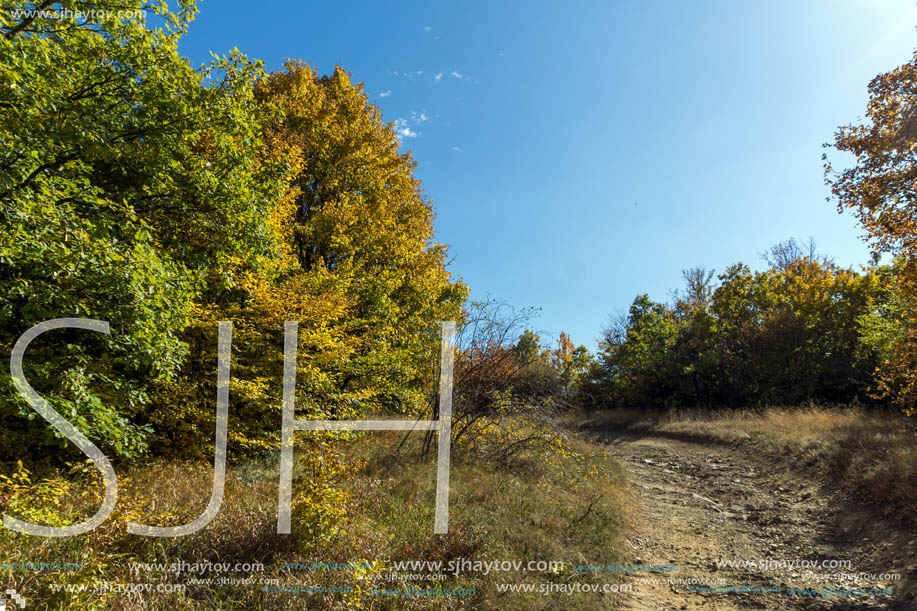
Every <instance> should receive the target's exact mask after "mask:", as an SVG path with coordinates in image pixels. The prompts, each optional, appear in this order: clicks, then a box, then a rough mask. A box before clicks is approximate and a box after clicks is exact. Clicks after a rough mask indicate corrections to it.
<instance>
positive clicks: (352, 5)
mask: <svg viewBox="0 0 917 611" xmlns="http://www.w3.org/2000/svg"><path fill="white" fill-rule="evenodd" d="M200 8H201V12H200V14H199V16H198V18H197V20H196V21H195V23H193V24H192V27H191V32H190V34H189V35H188V36H187V38H186V39H185V40H184V42H183V46H182V50H183V52H184V53H185V54H186V55H188V56H189V57H190V58H191V59H192V60H193V61H194V62H196V63H197V62H203V61H206V60H207V58H208V54H209V51H211V50H212V51H214V52H217V53H225V52H227V51H229V50H230V49H232V48H233V47H238V48H239V49H240V50H241V51H243V52H244V53H246V54H248V55H249V56H251V57H256V58H259V59H262V60H264V61H265V63H266V65H267V68H268V69H276V68H279V67H280V66H281V64H282V62H283V60H284V59H285V58H295V59H302V60H303V61H305V62H307V63H309V64H311V65H313V66H315V67H316V68H318V69H319V70H320V71H321V72H329V71H331V70H332V69H333V68H334V66H335V64H340V65H342V66H343V67H345V68H346V69H347V70H349V71H351V73H352V75H353V78H354V80H356V81H362V82H363V83H365V86H366V90H367V92H368V93H369V95H370V100H371V101H372V102H373V103H375V104H376V105H378V106H379V107H380V108H381V110H382V113H383V117H384V118H385V119H386V120H388V121H399V126H400V128H401V129H402V130H407V131H405V132H404V134H405V136H404V137H403V147H404V148H405V149H410V150H412V151H413V153H414V156H415V158H416V159H417V161H418V162H419V166H418V169H417V175H418V176H419V178H421V179H422V180H423V182H424V188H425V191H426V193H427V195H428V196H429V197H430V198H431V199H432V200H433V203H434V206H435V209H436V213H437V219H436V229H437V239H438V240H439V241H440V242H443V243H445V244H448V245H449V247H450V255H451V257H452V258H453V263H452V270H453V272H454V273H456V274H458V275H460V276H461V277H462V278H464V280H465V281H466V282H467V283H468V284H469V285H470V286H471V287H472V297H474V298H483V297H486V296H488V295H490V296H492V297H496V298H499V299H502V300H505V301H508V302H510V303H512V304H514V305H516V306H536V307H540V308H541V309H542V311H541V317H540V318H539V319H538V321H537V324H536V327H537V328H538V329H539V330H541V331H542V332H543V336H544V337H545V339H550V338H554V337H556V335H557V334H558V333H559V332H560V331H562V330H564V331H567V332H568V333H571V335H572V337H573V341H574V342H576V343H582V344H585V345H586V346H588V347H589V348H590V349H594V347H595V342H596V339H597V338H598V336H599V334H600V330H601V328H602V327H603V325H604V324H605V323H606V322H607V321H608V317H609V315H610V314H614V313H617V312H621V311H626V309H627V307H628V305H629V304H630V302H631V301H632V300H633V297H634V296H635V295H636V294H637V293H643V292H646V293H649V295H650V296H651V297H652V298H654V299H659V300H665V299H667V298H668V296H669V294H670V290H671V289H674V288H677V287H679V286H680V284H681V270H682V269H685V268H688V267H692V266H696V265H703V266H705V267H707V268H714V269H716V270H717V271H718V272H719V271H722V270H723V269H724V268H725V267H726V266H727V265H729V264H731V263H734V262H736V261H743V262H745V263H748V264H749V265H751V266H752V267H760V266H761V264H762V262H761V260H760V254H761V253H762V252H764V251H765V250H766V249H767V248H768V247H769V246H771V245H773V244H775V243H776V242H779V241H782V240H785V239H787V238H790V237H797V238H801V239H808V238H809V237H810V236H811V237H813V238H814V239H815V241H816V243H817V245H818V247H819V250H820V251H822V252H824V253H826V254H828V255H830V256H833V257H834V258H835V260H836V261H837V262H838V263H840V264H842V265H856V264H860V263H865V262H866V261H867V260H868V250H867V248H866V246H865V245H864V244H863V243H862V241H861V240H860V239H859V235H860V233H861V232H860V230H859V228H858V227H857V226H856V222H855V220H854V219H853V218H852V217H851V216H850V215H847V214H845V215H839V214H838V213H837V211H836V209H835V208H834V206H833V205H832V204H830V203H828V202H826V201H825V197H826V195H827V194H828V191H827V188H826V187H825V186H824V183H823V175H822V165H821V154H822V153H823V152H824V150H823V149H822V147H821V145H822V143H823V142H826V141H829V140H831V138H832V134H833V133H834V130H835V129H836V127H837V126H838V125H840V124H842V123H847V122H851V121H855V120H857V119H858V117H861V116H862V115H863V112H864V109H865V104H866V99H867V96H866V85H867V83H868V82H869V80H870V79H871V78H872V77H873V76H875V75H876V74H878V73H879V72H882V71H885V70H888V69H890V68H892V67H894V66H897V65H899V64H901V63H904V62H905V61H907V60H908V59H909V58H910V55H911V52H912V50H913V48H914V46H915V42H917V33H915V30H914V27H915V26H917V8H915V6H914V4H913V2H910V1H906V0H900V1H899V0H885V1H882V0H877V1H867V0H861V1H847V2H836V1H835V2H828V1H807V2H782V1H778V2H757V3H750V2H727V1H725V0H724V1H718V2H697V3H685V2H677V3H676V2H573V3H570V4H562V3H558V2H552V3H547V2H541V1H535V2H532V1H528V2H516V3H502V2H468V1H464V2H448V3H446V2H438V3H420V2H416V3H409V2H366V3H356V2H342V3H331V2H322V3H319V2H308V1H307V2H279V1H268V0H264V1H261V2H257V3H252V2H241V1H235V0H204V1H202V2H201V4H200ZM440 75H441V76H440ZM829 154H830V152H829ZM832 159H834V160H836V161H843V158H842V157H840V156H839V155H838V154H837V153H835V154H834V155H832Z"/></svg>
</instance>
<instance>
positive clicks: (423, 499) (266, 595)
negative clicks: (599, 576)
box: [0, 433, 625, 611]
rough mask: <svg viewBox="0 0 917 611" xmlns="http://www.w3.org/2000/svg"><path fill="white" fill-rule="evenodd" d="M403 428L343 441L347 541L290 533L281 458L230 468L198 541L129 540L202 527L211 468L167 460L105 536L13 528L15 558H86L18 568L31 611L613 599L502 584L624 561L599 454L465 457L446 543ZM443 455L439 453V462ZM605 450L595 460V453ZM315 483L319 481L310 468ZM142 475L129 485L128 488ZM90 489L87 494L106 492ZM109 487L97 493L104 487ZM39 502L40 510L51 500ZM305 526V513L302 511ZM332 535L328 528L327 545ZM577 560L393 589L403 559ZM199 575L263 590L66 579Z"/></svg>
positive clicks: (545, 603) (430, 472) (6, 534)
mask: <svg viewBox="0 0 917 611" xmlns="http://www.w3.org/2000/svg"><path fill="white" fill-rule="evenodd" d="M400 441H401V436H400V434H398V433H372V434H369V435H366V436H365V437H363V438H361V439H357V440H355V441H349V442H341V443H338V444H335V445H336V446H337V447H339V448H340V449H341V450H342V451H343V453H344V457H343V458H344V460H349V459H354V460H357V459H364V458H365V462H363V461H362V460H359V461H358V462H357V464H359V465H361V466H359V467H358V468H356V469H355V470H354V471H352V472H351V473H350V474H349V475H348V476H347V477H346V478H345V479H343V480H341V481H340V482H339V483H338V485H339V486H340V487H342V488H344V489H347V490H349V491H350V495H351V499H352V500H351V502H350V504H349V505H348V506H347V507H346V511H342V512H341V515H342V516H343V517H342V518H341V520H340V524H339V526H340V527H341V528H342V531H341V532H339V533H337V534H335V535H333V536H315V535H316V533H314V532H313V533H309V532H307V530H306V529H305V528H304V527H303V525H302V524H299V523H297V522H296V521H295V520H294V524H293V533H292V534H291V535H277V534H276V532H275V530H276V515H277V514H276V512H277V464H276V462H268V461H260V462H246V463H243V464H238V465H230V468H229V469H228V476H227V480H226V493H225V496H224V501H223V505H222V508H221V510H220V512H219V513H218V514H217V516H216V518H215V519H214V520H213V522H211V524H210V525H208V526H207V527H206V528H204V529H203V530H201V531H199V532H198V533H195V534H193V535H190V536H187V537H179V538H162V539H160V538H148V537H139V536H134V535H128V534H126V532H125V530H124V523H125V522H126V521H127V520H136V521H140V522H141V523H148V524H160V525H169V524H181V523H185V522H187V521H190V520H191V519H193V518H195V517H196V516H197V515H198V514H199V513H200V512H201V511H202V510H203V508H204V507H205V506H206V504H207V501H208V499H209V496H210V487H211V481H212V469H211V468H210V467H209V466H207V465H206V464H204V463H193V464H192V463H179V462H158V463H155V464H150V465H146V466H142V467H135V468H133V469H130V470H129V471H125V472H124V474H123V475H122V486H121V490H120V497H119V503H118V510H117V511H116V514H113V515H112V517H111V518H110V519H109V520H108V522H106V524H104V525H103V526H102V527H100V528H99V529H97V530H96V531H93V533H92V534H89V535H82V536H78V537H72V538H66V539H44V538H39V537H28V536H23V535H17V534H14V533H12V532H10V531H0V539H2V541H0V543H2V545H0V562H16V563H23V562H33V563H40V562H44V563H55V562H83V563H85V567H84V568H83V569H82V570H78V571H62V570H46V571H43V572H36V571H23V570H9V571H5V573H6V576H5V579H4V581H5V585H4V587H14V588H16V589H17V590H18V591H19V592H20V593H22V594H24V595H25V596H26V597H27V599H28V602H29V606H28V608H29V609H127V610H133V609H170V610H175V609H212V608H216V609H280V608H284V609H369V608H372V609H373V610H374V611H377V610H381V609H429V608H441V609H453V608H455V609H461V608H476V609H489V608H500V609H527V610H537V609H590V610H591V609H595V608H605V607H607V606H608V604H609V602H610V599H608V598H606V597H605V596H608V595H602V594H601V593H599V594H592V595H573V596H567V595H565V594H554V595H551V596H541V595H540V594H499V593H497V591H496V589H495V586H496V584H497V583H502V582H505V583H541V582H547V581H551V582H567V583H573V582H576V581H590V580H593V579H596V577H594V576H593V575H590V574H585V575H583V574H575V573H574V571H573V570H572V566H570V564H572V563H612V562H616V561H621V560H623V558H622V556H621V555H620V549H621V543H622V537H623V535H624V526H623V515H624V512H625V509H624V500H623V499H624V496H625V493H624V491H623V490H622V486H621V473H620V471H619V470H618V467H617V465H616V464H615V463H613V462H612V461H611V460H610V459H608V458H607V457H605V456H604V454H603V453H602V448H601V446H600V445H595V444H591V443H589V442H585V441H583V442H579V441H576V442H574V443H573V444H572V445H571V446H570V447H569V448H568V449H567V450H566V451H564V452H558V453H549V454H544V455H540V456H530V457H529V458H528V459H527V461H525V462H523V463H521V464H519V465H517V466H516V467H514V468H512V469H511V468H509V467H507V466H505V465H500V464H498V463H492V462H490V463H486V462H481V461H479V460H473V459H472V458H471V457H470V456H465V457H463V456H462V455H461V454H459V455H458V456H457V457H456V459H455V461H454V462H453V466H452V470H451V478H452V491H451V499H450V510H451V515H450V530H449V534H448V535H445V536H441V535H434V534H432V529H433V507H434V490H435V481H434V474H435V459H434V458H433V457H432V456H430V457H425V458H422V457H420V454H419V449H420V444H421V442H422V439H421V436H420V435H412V436H411V437H410V438H409V439H408V441H407V443H406V444H405V445H404V446H403V447H402V448H401V450H400V451H397V452H396V451H395V448H396V447H397V446H398V444H399V442H400ZM434 454H435V453H434ZM590 455H591V456H590ZM300 476H306V477H307V476H308V474H304V473H300ZM128 479H129V480H130V481H129V482H127V480H128ZM91 485H92V482H90V481H80V482H78V485H76V484H75V485H74V488H73V489H74V490H75V489H79V488H81V487H82V488H85V487H86V486H91ZM96 492H98V491H96ZM98 498H99V495H98V494H90V495H85V496H80V495H68V496H66V497H65V498H62V499H60V506H59V507H57V508H56V509H55V511H57V512H59V513H60V514H62V515H67V516H69V518H70V519H71V520H72V519H82V518H83V517H85V516H86V515H89V514H91V513H92V512H93V511H94V510H95V507H96V506H97V503H98ZM36 503H38V504H40V501H38V500H37V499H36ZM294 516H296V510H295V509H294ZM321 534H322V533H318V535H321ZM461 558H465V559H468V560H472V561H473V560H524V561H528V560H563V561H565V562H567V563H570V564H568V568H566V569H565V570H564V571H561V572H558V573H555V574H547V573H545V574H541V573H537V572H531V573H517V572H509V573H499V572H496V573H491V574H490V575H483V574H480V573H476V572H473V571H470V572H465V573H463V574H460V575H458V576H456V575H451V576H447V579H445V580H444V581H436V582H429V581H426V582H424V581H420V582H418V581H409V580H395V581H389V580H387V579H386V574H387V573H388V572H389V571H390V570H391V568H392V567H391V562H392V561H397V560H443V561H446V562H448V561H449V560H456V559H461ZM362 560H369V561H373V562H375V563H376V564H375V566H374V567H373V568H372V569H371V570H363V569H353V570H351V569H347V570H334V571H309V570H302V569H294V568H290V567H288V566H285V563H309V562H315V561H321V562H325V563H348V562H359V561H362ZM131 562H155V563H174V562H186V563H206V562H225V563H236V562H241V563H253V562H260V563H263V564H264V570H263V572H260V571H247V572H230V573H222V574H221V573H210V574H208V575H202V576H194V575H188V574H187V573H186V574H183V575H180V576H176V575H174V574H171V573H168V572H160V571H152V572H143V573H139V574H132V573H131V572H130V570H129V568H128V563H131ZM191 577H204V578H220V577H229V578H234V579H246V578H253V579H254V580H255V583H254V584H236V585H226V584H221V585H200V584H197V585H189V586H188V590H187V591H186V592H185V593H157V592H155V591H154V592H150V593H138V594H130V595H125V594H122V593H114V592H107V593H106V592H92V591H87V592H83V593H60V592H58V593H55V592H53V591H52V590H51V588H50V585H51V584H71V585H81V584H82V585H86V586H88V587H89V588H90V589H91V588H94V587H98V586H100V585H101V584H104V583H107V584H108V585H109V587H111V586H112V585H113V584H136V583H150V584H153V587H154V588H155V587H156V586H157V585H159V584H163V585H165V584H173V583H179V584H181V583H185V582H186V580H188V579H189V578H191ZM260 579H272V580H276V582H275V584H272V585H280V586H301V587H302V586H325V587H328V586H330V587H335V586H337V587H349V588H352V590H351V591H350V592H349V593H347V594H341V593H321V594H319V593H313V594H305V593H290V592H265V591H262V589H261V588H262V586H261V585H260V584H258V580H260ZM404 586H413V587H415V588H431V587H438V588H458V587H461V588H469V589H472V588H473V589H474V591H475V593H474V595H473V596H461V597H458V596H452V597H439V598H420V597H392V596H382V595H375V596H373V595H371V594H370V591H371V589H372V588H382V587H384V588H398V587H404Z"/></svg>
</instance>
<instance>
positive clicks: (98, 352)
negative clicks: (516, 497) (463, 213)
mask: <svg viewBox="0 0 917 611" xmlns="http://www.w3.org/2000/svg"><path fill="white" fill-rule="evenodd" d="M38 4H39V3H30V2H3V3H0V15H2V22H0V29H2V36H0V143H2V147H0V148H2V150H0V352H2V353H3V354H7V355H8V354H10V352H11V350H12V348H13V344H14V343H15V342H16V340H17V338H19V337H20V335H22V333H23V332H25V331H26V330H27V329H29V328H30V327H31V326H33V325H35V324H37V323H40V322H43V321H46V320H49V319H54V318H62V317H82V318H92V319H98V320H104V321H108V322H109V323H110V325H111V334H110V335H104V334H101V333H94V332H90V331H81V330H73V329H69V330H57V331H50V332H47V333H45V334H44V335H42V336H40V337H39V338H38V339H36V340H35V341H34V342H33V343H32V345H31V346H30V347H29V350H28V352H27V353H26V357H25V365H26V370H25V373H26V376H27V379H28V381H29V382H30V383H31V384H32V385H33V386H34V387H35V388H36V390H37V391H38V392H39V393H40V394H42V395H43V396H44V397H45V398H46V399H47V400H48V402H49V403H50V404H51V405H52V406H53V407H54V408H55V409H56V410H57V411H58V412H59V413H60V414H62V415H63V416H64V417H65V418H66V419H67V420H69V421H70V422H72V423H73V424H74V425H76V426H77V427H78V428H80V429H81V430H82V431H83V432H84V433H86V434H87V435H88V436H89V437H90V438H91V439H93V440H94V441H95V442H96V443H97V445H99V446H100V448H101V449H102V450H103V451H104V452H106V453H107V454H109V455H111V456H120V457H133V456H138V455H141V454H143V453H145V452H154V451H155V452H167V451H169V450H170V449H174V450H176V451H178V452H180V453H181V454H182V455H183V456H188V455H189V454H191V455H193V454H194V452H197V451H199V452H201V453H203V454H207V455H209V451H208V446H211V445H212V443H213V431H214V410H215V401H216V350H217V335H216V330H217V322H218V321H220V320H231V321H233V323H234V337H233V345H232V365H231V376H232V383H231V388H230V401H231V403H230V418H231V427H230V444H231V445H232V446H233V448H235V450H233V451H234V452H235V451H237V450H243V451H258V450H262V449H266V448H273V447H277V444H278V439H279V432H280V405H281V403H280V397H281V380H282V358H283V354H282V353H283V323H284V321H285V320H296V321H299V361H298V367H299V372H298V380H299V384H298V387H297V409H298V417H299V418H318V419H321V418H360V417H363V415H364V414H366V413H367V412H372V411H383V410H385V411H389V412H407V413H417V412H418V411H419V410H421V409H422V408H423V407H424V406H425V405H426V403H427V401H428V398H429V397H428V396H429V394H430V392H431V389H433V388H434V384H433V380H434V377H435V375H436V372H435V368H434V364H435V363H436V362H437V355H438V350H439V346H438V344H439V341H438V326H437V323H438V321H440V320H455V319H457V318H459V316H460V314H461V309H462V304H463V302H464V300H465V296H466V294H467V288H466V287H465V285H464V284H462V283H461V282H460V281H457V280H455V279H453V278H451V276H450V273H449V271H448V270H447V269H446V248H445V247H444V246H443V245H441V244H438V243H436V242H435V240H434V239H433V225H432V221H433V214H432V209H431V205H430V202H429V201H428V200H427V199H426V197H425V196H424V193H423V191H422V189H421V185H420V182H419V181H418V180H417V179H416V178H415V177H414V174H413V171H414V167H415V162H414V161H413V160H412V158H411V155H410V154H409V153H400V152H399V151H398V148H399V142H398V139H397V137H396V134H395V131H394V126H393V124H390V123H385V122H383V121H382V119H381V116H380V113H379V110H378V109H377V108H375V107H374V106H373V105H372V104H370V103H369V102H368V100H367V96H366V94H365V93H364V91H363V89H362V86H361V85H360V84H354V83H352V82H351V80H350V78H349V76H348V74H347V73H346V72H345V71H344V70H343V69H341V68H338V69H336V70H335V71H334V73H333V74H330V75H327V76H319V75H318V74H317V73H316V72H315V71H314V70H313V69H311V68H310V67H308V66H306V65H304V64H302V63H298V62H289V63H287V64H286V66H285V69H284V70H281V71H279V72H274V73H270V74H268V73H266V72H265V71H264V70H263V69H262V67H261V64H259V63H258V62H256V61H253V60H250V59H248V58H247V57H245V56H244V55H242V54H241V53H239V52H238V51H233V52H232V53H230V54H229V55H228V56H226V57H219V58H216V59H215V60H214V61H213V62H212V63H211V64H209V65H207V66H203V67H202V68H199V69H198V68H194V67H192V66H191V64H190V63H189V62H188V60H187V59H185V58H184V57H182V56H181V55H180V54H179V52H178V42H179V40H180V38H181V37H182V36H183V35H184V34H185V32H186V31H187V28H188V26H189V24H190V22H191V21H192V20H193V18H194V14H195V11H196V9H195V6H194V3H193V2H189V1H183V2H181V3H179V5H178V10H177V11H176V12H170V11H169V10H168V9H167V8H165V6H166V5H165V4H162V5H161V6H160V5H159V4H158V3H153V4H152V5H151V4H149V3H145V2H141V1H138V0H128V1H124V0H119V1H118V2H85V3H84V2H75V3H69V4H68V5H67V8H68V9H71V10H69V11H62V10H59V9H57V8H55V7H54V6H45V5H47V4H48V3H42V6H40V7H39V6H36V5H38ZM36 8H43V9H47V11H49V12H46V13H40V12H28V11H31V10H34V9H36ZM21 9H23V10H24V11H25V12H23V10H21ZM80 9H86V14H91V15H93V20H92V21H91V22H90V21H88V20H84V19H83V18H82V17H80V16H79V11H80ZM89 9H92V11H91V12H90V11H89ZM132 9H143V10H145V11H146V12H147V20H146V21H145V22H144V21H143V20H141V19H138V18H136V17H131V18H124V19H122V18H118V17H116V15H125V14H127V13H126V11H130V10H132ZM106 10H110V12H107V13H106V12H105V11H106ZM55 11H56V13H58V14H56V15H55V14H53V13H55ZM134 14H135V15H139V13H134ZM150 23H152V24H157V23H158V24H160V27H158V28H152V27H148V24H150ZM0 388H2V392H0V448H2V449H0V459H3V460H17V459H28V458H29V457H31V458H33V459H38V458H41V457H43V456H55V457H59V456H63V457H66V456H68V454H67V452H71V453H72V452H74V448H73V446H72V445H70V444H69V443H67V442H66V440H64V439H63V438H62V437H60V436H55V434H54V430H53V429H52V428H51V427H50V426H49V425H48V424H47V423H46V422H44V421H43V420H41V419H40V418H39V417H38V416H37V414H36V413H35V412H34V411H33V410H32V409H31V408H30V407H29V406H28V405H27V404H26V402H25V401H24V400H23V399H22V398H21V397H20V396H19V395H18V393H16V392H15V391H14V389H13V385H12V380H11V379H10V373H9V370H8V368H6V367H4V368H2V370H0ZM69 455H71V456H72V454H69ZM234 455H238V454H234ZM77 456H78V455H77Z"/></svg>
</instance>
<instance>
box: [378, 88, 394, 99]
mask: <svg viewBox="0 0 917 611" xmlns="http://www.w3.org/2000/svg"><path fill="white" fill-rule="evenodd" d="M390 95H392V90H391V89H389V90H388V91H383V92H382V93H380V94H379V97H380V98H387V97H388V96H390Z"/></svg>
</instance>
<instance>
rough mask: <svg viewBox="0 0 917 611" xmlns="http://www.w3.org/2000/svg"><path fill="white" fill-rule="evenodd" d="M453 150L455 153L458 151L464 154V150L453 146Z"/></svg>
mask: <svg viewBox="0 0 917 611" xmlns="http://www.w3.org/2000/svg"><path fill="white" fill-rule="evenodd" d="M452 150H453V151H458V152H459V153H461V152H462V149H461V148H459V147H457V146H453V147H452Z"/></svg>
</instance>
